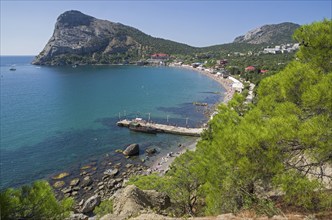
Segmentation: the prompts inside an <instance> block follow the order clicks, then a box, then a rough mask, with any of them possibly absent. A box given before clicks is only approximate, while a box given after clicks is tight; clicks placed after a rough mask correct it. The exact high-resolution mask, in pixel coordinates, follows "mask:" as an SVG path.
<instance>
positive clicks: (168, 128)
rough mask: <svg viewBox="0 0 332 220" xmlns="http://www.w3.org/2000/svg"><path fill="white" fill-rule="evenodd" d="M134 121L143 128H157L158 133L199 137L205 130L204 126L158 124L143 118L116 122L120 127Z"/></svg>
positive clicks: (127, 125) (128, 125)
mask: <svg viewBox="0 0 332 220" xmlns="http://www.w3.org/2000/svg"><path fill="white" fill-rule="evenodd" d="M133 123H136V124H137V123H139V125H140V126H141V127H143V128H147V129H151V128H152V129H155V131H156V132H158V133H168V134H177V135H185V136H194V137H199V136H201V133H202V132H203V128H186V127H178V126H173V125H165V124H156V123H151V122H147V121H143V120H136V119H135V120H127V119H124V120H121V121H118V122H117V123H116V124H117V125H118V126H120V127H128V128H129V127H130V125H131V124H133Z"/></svg>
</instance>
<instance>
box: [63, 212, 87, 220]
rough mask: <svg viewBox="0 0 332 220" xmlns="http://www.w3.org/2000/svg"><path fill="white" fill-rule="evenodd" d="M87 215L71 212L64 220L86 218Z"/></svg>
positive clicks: (85, 219) (82, 219)
mask: <svg viewBox="0 0 332 220" xmlns="http://www.w3.org/2000/svg"><path fill="white" fill-rule="evenodd" d="M88 219H89V217H88V216H86V215H84V214H82V213H75V214H74V213H72V214H71V215H70V216H69V218H67V219H66V220H88Z"/></svg>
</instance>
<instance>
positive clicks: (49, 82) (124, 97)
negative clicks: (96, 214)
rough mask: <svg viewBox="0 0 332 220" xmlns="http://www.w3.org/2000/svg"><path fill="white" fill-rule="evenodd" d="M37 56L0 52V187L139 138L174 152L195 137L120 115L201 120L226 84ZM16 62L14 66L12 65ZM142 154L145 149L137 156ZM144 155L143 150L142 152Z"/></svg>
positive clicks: (186, 122) (187, 73)
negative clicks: (128, 122)
mask: <svg viewBox="0 0 332 220" xmlns="http://www.w3.org/2000/svg"><path fill="white" fill-rule="evenodd" d="M33 58H34V57H33V56H1V146H0V159H1V160H0V167H1V179H0V189H5V188H8V187H18V186H21V185H23V184H29V183H31V182H33V181H35V180H38V179H45V178H49V177H50V176H52V175H54V174H55V173H59V172H64V171H67V170H71V169H76V168H77V167H80V166H82V165H84V164H87V163H89V162H90V161H98V160H99V159H100V158H104V157H105V155H107V156H111V157H119V156H117V155H116V154H115V153H114V152H115V150H116V149H124V148H125V147H126V146H127V145H129V144H132V143H138V144H139V145H140V151H141V153H142V155H144V150H145V149H146V148H148V147H151V146H153V147H155V148H156V149H157V151H158V153H165V152H169V151H172V149H174V148H176V147H177V146H178V145H179V144H183V143H189V142H192V141H195V140H196V138H194V137H187V136H178V135H171V134H157V135H153V134H145V133H137V132H133V131H130V130H128V129H126V128H122V127H118V126H116V122H117V121H118V120H120V119H124V118H127V119H133V118H137V117H139V118H142V119H144V120H151V121H153V122H157V123H167V124H176V125H178V126H190V127H199V126H202V124H204V123H206V122H207V120H208V118H207V117H206V116H205V115H204V111H205V110H206V107H203V106H195V105H193V102H205V103H208V104H209V106H211V105H213V104H215V103H217V102H219V101H221V100H222V99H223V94H224V92H225V91H224V88H222V87H221V86H220V84H218V83H217V82H215V81H213V80H212V79H210V78H208V77H206V76H204V75H202V74H199V73H197V72H195V71H193V70H188V69H183V68H175V67H141V66H130V65H93V66H91V65H87V66H77V67H76V68H74V67H72V66H59V67H58V66H57V67H48V66H35V65H31V62H32V60H33ZM11 66H14V67H15V69H16V70H15V71H12V70H10V68H11ZM140 157H141V156H140ZM142 157H143V156H142Z"/></svg>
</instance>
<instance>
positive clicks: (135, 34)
mask: <svg viewBox="0 0 332 220" xmlns="http://www.w3.org/2000/svg"><path fill="white" fill-rule="evenodd" d="M170 48H173V49H172V50H174V51H175V52H179V51H177V50H186V51H187V50H188V51H191V50H193V48H192V47H190V46H188V45H185V44H180V43H176V42H173V41H169V40H164V39H161V38H154V37H152V36H149V35H147V34H145V33H143V32H141V31H139V30H137V29H135V28H133V27H129V26H126V25H123V24H121V23H114V22H111V21H107V20H101V19H97V18H94V17H91V16H89V15H85V14H83V13H81V12H79V11H75V10H72V11H67V12H65V13H63V14H61V15H60V16H59V17H58V19H57V21H56V24H55V28H54V32H53V35H52V37H51V38H50V40H49V41H48V43H47V44H46V46H45V47H44V49H43V50H42V51H41V52H40V54H39V55H38V56H37V57H36V58H35V59H34V61H33V62H32V63H33V64H35V65H75V64H110V63H111V64H116V63H129V62H132V61H135V60H136V61H138V60H140V59H141V58H144V57H146V56H150V54H151V53H153V52H158V51H161V50H162V51H163V52H165V53H167V52H170V51H169V50H170Z"/></svg>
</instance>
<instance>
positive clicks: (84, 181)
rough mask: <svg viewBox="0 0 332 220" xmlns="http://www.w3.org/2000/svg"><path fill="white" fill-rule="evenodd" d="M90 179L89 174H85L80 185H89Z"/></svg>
mask: <svg viewBox="0 0 332 220" xmlns="http://www.w3.org/2000/svg"><path fill="white" fill-rule="evenodd" d="M92 182H93V181H92V179H91V177H90V176H86V177H84V178H83V180H82V187H86V186H90V185H91V184H92Z"/></svg>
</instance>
